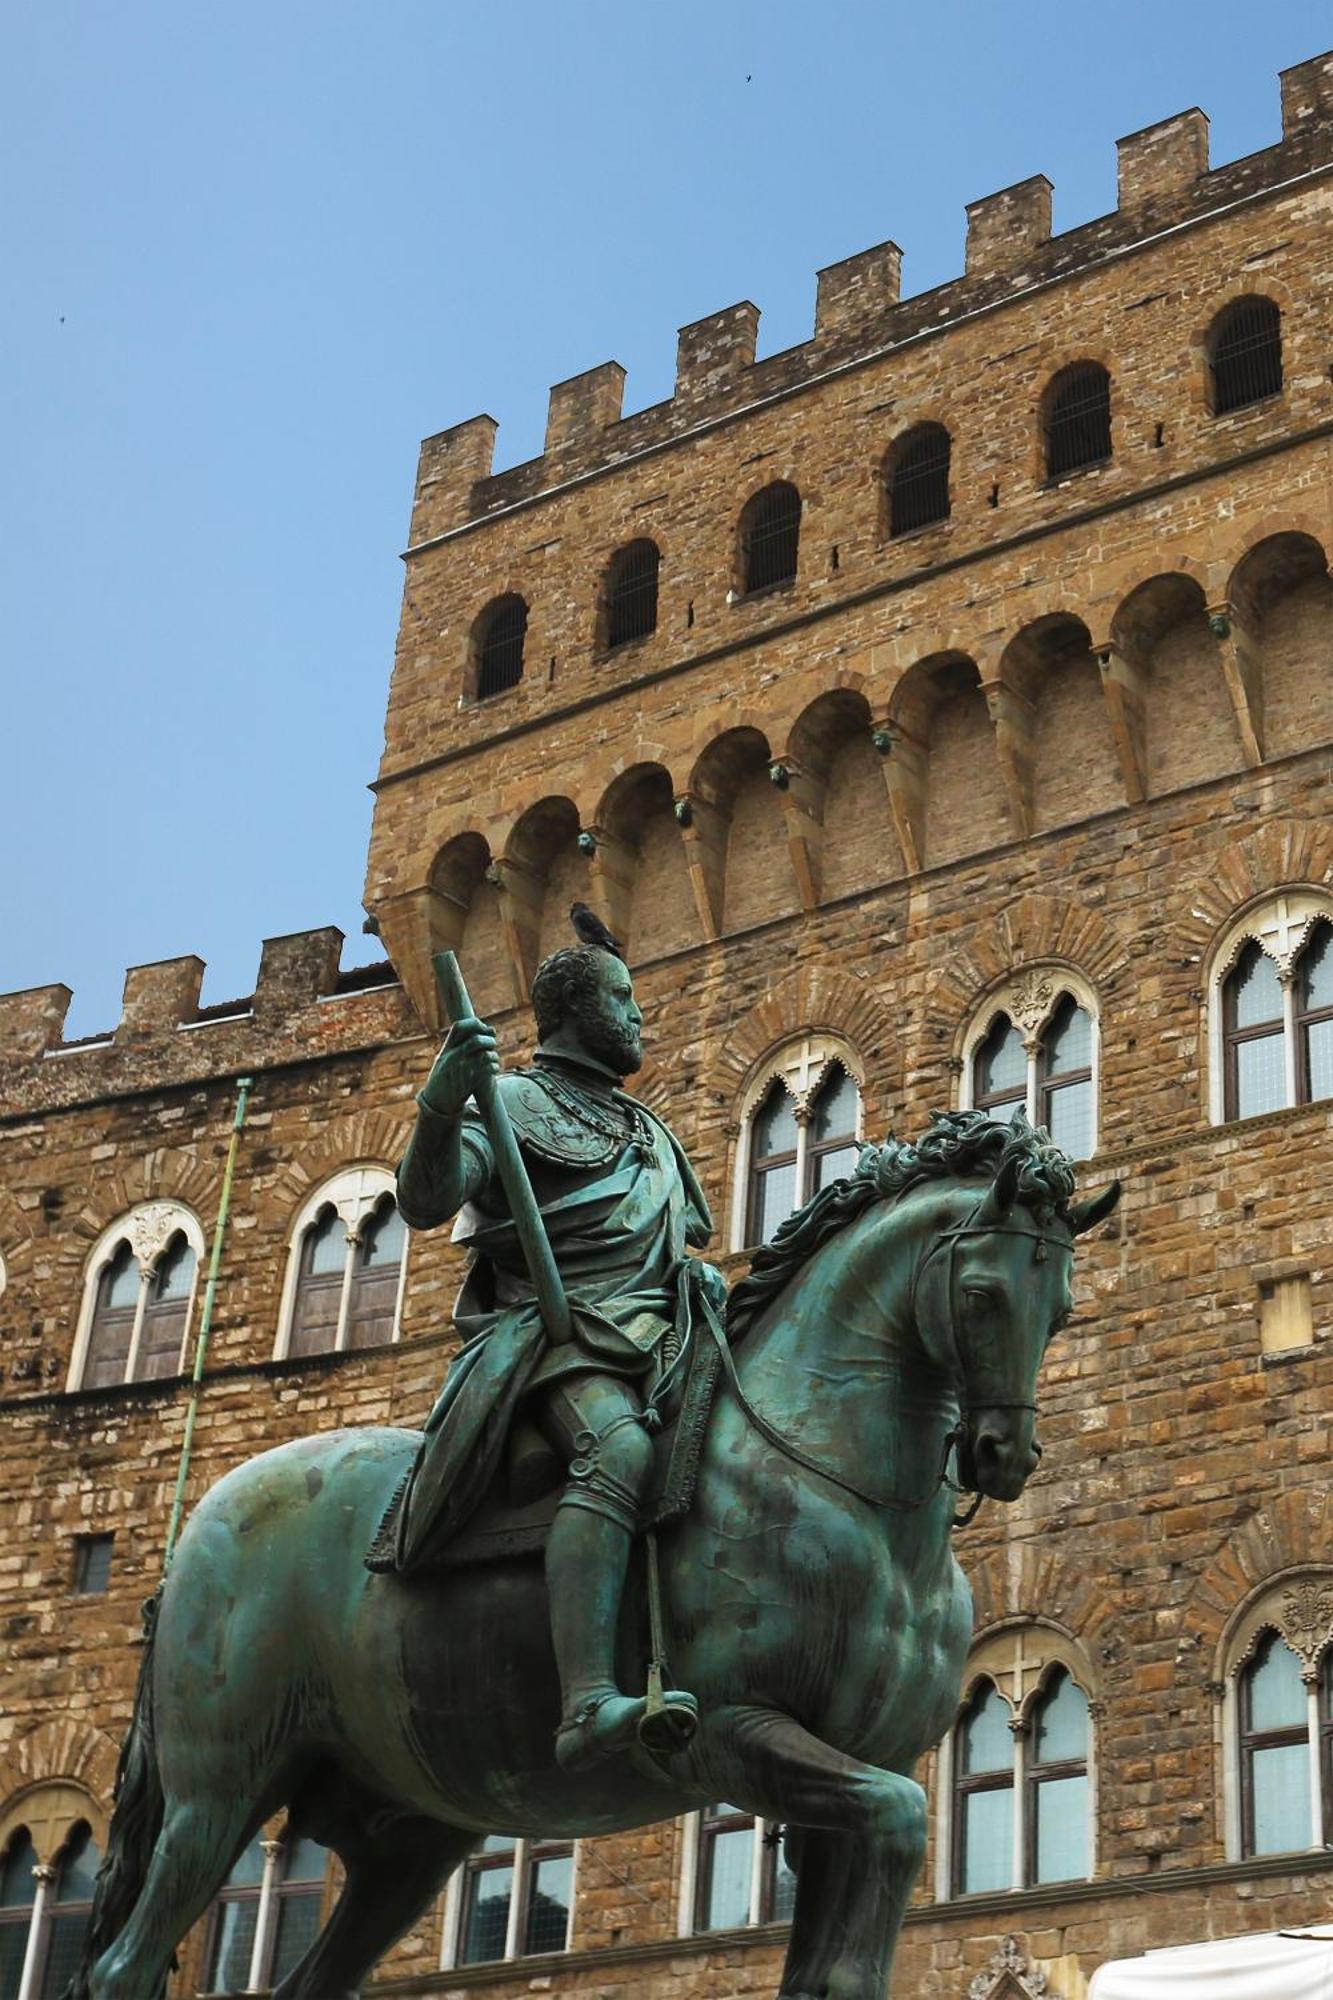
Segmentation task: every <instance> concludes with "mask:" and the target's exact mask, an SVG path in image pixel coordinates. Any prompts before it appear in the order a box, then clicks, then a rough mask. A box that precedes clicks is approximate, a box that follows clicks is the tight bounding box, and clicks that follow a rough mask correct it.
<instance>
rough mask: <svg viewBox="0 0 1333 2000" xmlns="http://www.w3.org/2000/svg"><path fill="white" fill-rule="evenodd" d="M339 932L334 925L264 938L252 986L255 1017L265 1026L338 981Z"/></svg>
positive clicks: (330, 991) (282, 1017) (303, 1005)
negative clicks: (254, 984) (255, 981)
mask: <svg viewBox="0 0 1333 2000" xmlns="http://www.w3.org/2000/svg"><path fill="white" fill-rule="evenodd" d="M342 948H343V934H342V932H341V931H340V930H339V929H338V927H337V925H336V924H325V925H323V926H322V927H321V928H320V929H319V930H313V931H290V932H288V933H287V935H286V936H285V937H273V938H265V939H264V943H263V948H262V950H261V952H260V955H259V979H258V982H257V984H256V986H255V994H254V1011H255V1020H256V1022H257V1023H258V1024H259V1026H260V1027H269V1026H271V1025H273V1024H274V1023H276V1022H280V1021H282V1020H285V1019H287V1018H289V1017H290V1016H291V1015H292V1014H293V1013H295V1012H296V1011H297V1010H298V1009H299V1008H301V1007H308V1006H309V1005H310V1003H311V1001H312V1000H318V999H319V997H320V995H321V994H324V993H332V992H333V990H334V988H335V987H336V985H337V983H338V965H339V961H340V959H341V957H342Z"/></svg>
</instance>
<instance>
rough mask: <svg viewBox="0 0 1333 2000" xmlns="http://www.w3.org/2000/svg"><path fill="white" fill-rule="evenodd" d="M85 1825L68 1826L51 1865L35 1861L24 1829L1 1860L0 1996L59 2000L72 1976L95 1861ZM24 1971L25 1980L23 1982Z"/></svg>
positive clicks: (10, 1999) (92, 1842) (89, 1900)
mask: <svg viewBox="0 0 1333 2000" xmlns="http://www.w3.org/2000/svg"><path fill="white" fill-rule="evenodd" d="M101 1858H102V1857H101V1855H100V1854H99V1852H98V1848H97V1843H96V1841H95V1840H94V1839H93V1836H92V1833H91V1831H90V1829H89V1827H88V1825H87V1823H86V1822H84V1821H79V1822H78V1823H77V1824H76V1825H75V1826H74V1827H73V1828H71V1830H70V1833H69V1836H68V1838H67V1840H66V1842H65V1845H64V1847H63V1848H62V1849H61V1851H60V1853H59V1854H58V1855H57V1856H56V1859H55V1862H54V1864H53V1865H52V1866H49V1867H44V1866H43V1865H42V1863H41V1861H40V1860H39V1858H38V1854H37V1849H36V1847H35V1845H34V1843H33V1839H32V1835H31V1833H30V1832H29V1830H28V1828H27V1827H26V1826H21V1827H18V1828H16V1829H15V1831H14V1832H13V1833H12V1834H11V1835H10V1839H9V1845H8V1848H7V1849H6V1851H5V1854H4V1857H3V1861H0V1996H3V2000H17V1996H18V1995H19V1994H23V1995H24V1996H25V2000H27V1997H28V1996H31V2000H60V1996H61V1995H62V1994H63V1993H64V1992H65V1990H66V1988H67V1987H68V1986H69V1983H70V1981H71V1980H72V1979H73V1977H74V1974H75V1973H76V1972H77V1971H78V1968H79V1961H80V1959H81V1958H82V1956H83V1941H84V1938H85V1937H86V1936H87V1932H88V1919H89V1917H90V1916H91V1915H92V1906H93V1884H94V1878H95V1877H96V1874H97V1870H98V1867H99V1865H100V1862H101ZM25 1969H26V1970H27V1975H28V1976H27V1979H26V1980H25V1979H24V1977H23V1974H24V1971H25Z"/></svg>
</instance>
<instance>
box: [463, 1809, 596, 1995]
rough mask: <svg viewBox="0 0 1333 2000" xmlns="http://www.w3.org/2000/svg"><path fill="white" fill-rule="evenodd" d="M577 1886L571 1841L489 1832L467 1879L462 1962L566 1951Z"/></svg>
mask: <svg viewBox="0 0 1333 2000" xmlns="http://www.w3.org/2000/svg"><path fill="white" fill-rule="evenodd" d="M573 1888H574V1850H573V1848H572V1847H571V1846H570V1845H569V1844H568V1842H564V1841H551V1840H528V1841H524V1842H522V1843H521V1844H520V1843H519V1842H518V1841H516V1840H515V1839H513V1838H512V1836H510V1835H508V1834H502V1833H493V1834H490V1835H488V1836H487V1838H486V1840H485V1842H484V1844H483V1845H482V1847H481V1849H480V1851H479V1852H478V1853H477V1854H476V1855H475V1856H474V1857H473V1859H472V1860H471V1861H469V1862H468V1864H467V1869H466V1871H465V1874H464V1877H463V1907H462V1912H461V1916H460V1922H459V1931H458V1963H459V1964H460V1965H483V1964H486V1963H488V1962H489V1961H490V1960H492V1959H501V1958H509V1957H516V1958H525V1957H527V1956H529V1955H530V1954H532V1953H536V1952H545V1951H563V1950H564V1949H565V1946H566V1943H567V1942H568V1938H569V1913H570V1905H571V1901H572V1896H573Z"/></svg>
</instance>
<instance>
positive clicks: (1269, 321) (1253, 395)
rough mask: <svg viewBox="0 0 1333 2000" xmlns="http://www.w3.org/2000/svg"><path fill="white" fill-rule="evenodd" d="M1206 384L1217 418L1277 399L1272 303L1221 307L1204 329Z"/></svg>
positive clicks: (1278, 341)
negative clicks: (1206, 353) (1206, 338)
mask: <svg viewBox="0 0 1333 2000" xmlns="http://www.w3.org/2000/svg"><path fill="white" fill-rule="evenodd" d="M1208 382H1209V392H1210V401H1211V403H1212V409H1213V415H1214V416H1216V417H1223V416H1225V415H1226V414H1227V412H1228V411H1230V410H1243V409H1245V408H1246V406H1247V405H1248V404H1250V403H1262V402H1265V401H1266V400H1267V398H1268V397H1269V396H1280V395H1281V393H1282V314H1281V312H1280V311H1279V309H1278V308H1277V306H1275V305H1274V303H1273V301H1272V300H1271V299H1265V298H1259V297H1258V296H1255V295H1251V296H1249V297H1246V298H1243V299H1232V300H1231V302H1230V304H1229V305H1225V306H1223V308H1222V310H1221V312H1220V313H1219V314H1218V315H1217V318H1216V319H1215V320H1214V321H1213V323H1212V325H1211V326H1210V327H1209V329H1208Z"/></svg>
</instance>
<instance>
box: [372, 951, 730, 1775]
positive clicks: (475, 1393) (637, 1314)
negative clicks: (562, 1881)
mask: <svg viewBox="0 0 1333 2000" xmlns="http://www.w3.org/2000/svg"><path fill="white" fill-rule="evenodd" d="M532 1003H533V1010H534V1013H535V1015H536V1021H537V1033H538V1037H539V1047H538V1049H537V1051H536V1055H535V1057H534V1059H533V1065H532V1067H531V1069H528V1070H516V1071H510V1072H507V1073H504V1074H502V1075H501V1076H500V1086H499V1087H500V1092H501V1095H502V1098H503V1101H504V1103H505V1106H506V1109H507V1110H508V1112H509V1116H510V1120H511V1122H512V1124H513V1127H514V1130H515V1134H516V1136H517V1138H518V1142H519V1147H520V1150H521V1153H522V1155H523V1161H524V1165H525V1167H526V1169H527V1172H528V1176H529V1179H530V1181H531V1184H532V1188H533V1192H534V1195H535V1197H536V1201H537V1205H538V1207H539V1209H540V1210H541V1213H542V1217H543V1221H544V1223H545V1226H546V1231H547V1234H548V1236H549V1238H550V1241H551V1246H552V1250H553V1253H554V1256H555V1260H556V1264H557V1267H558V1269H559V1271H560V1275H561V1278H562V1280H563V1283H564V1287H565V1290H566V1293H567V1295H568V1299H569V1305H570V1311H571V1318H572V1320H573V1325H574V1338H573V1339H572V1340H570V1341H565V1342H562V1343H558V1344H557V1343H554V1342H550V1341H548V1340H547V1339H546V1337H545V1333H544V1330H543V1328H542V1326H541V1322H540V1318H539V1316H538V1314H537V1308H536V1302H535V1299H534V1296H533V1286H532V1282H531V1279H530V1278H529V1276H528V1272H527V1269H526V1266H525V1263H524V1260H523V1256H522V1252H521V1249H520V1247H519V1244H518V1239H517V1235H516V1232H515V1230H514V1227H513V1222H512V1218H511V1216H510V1213H509V1206H508V1203H507V1201H506V1198H505V1196H504V1193H503V1191H502V1189H501V1187H500V1183H499V1180H498V1178H497V1175H496V1170H495V1159H494V1153H493V1149H492V1146H491V1141H490V1139H489V1138H488V1136H487V1133H486V1130H485V1127H484V1125H483V1124H482V1121H481V1119H480V1116H479V1115H478V1113H477V1112H476V1109H475V1106H473V1105H471V1104H470V1102H469V1100H470V1099H471V1098H472V1097H473V1095H474V1093H475V1092H476V1091H477V1090H478V1088H479V1087H480V1086H482V1084H483V1082H484V1079H485V1078H486V1076H487V1075H488V1074H491V1075H494V1074H497V1073H499V1067H500V1066H499V1057H498V1055H497V1052H496V1041H495V1035H494V1033H493V1031H492V1030H491V1029H490V1028H489V1027H488V1026H487V1025H486V1023H485V1022H483V1021H480V1020H477V1019H465V1020H461V1021H458V1022H456V1023H455V1025H454V1026H453V1028H452V1029H451V1030H450V1033H449V1036H448V1039H447V1041H446V1042H445V1044H444V1047H443V1049H442V1051H441V1053H440V1055H439V1057H438V1058H437V1060H436V1063H435V1066H434V1068H433V1069H432V1071H431V1073H430V1076H429V1078H428V1080H427V1082H426V1085H425V1088H424V1089H423V1090H422V1091H421V1093H420V1096H419V1098H418V1100H417V1102H418V1106H419V1112H418V1117H417V1124H416V1129H415V1131H414V1133H413V1136H412V1140H411V1143H410V1144H409V1146H408V1149H407V1152H406V1154H405V1156H404V1158H403V1162H402V1165H401V1167H400V1168H399V1172H398V1200H399V1207H400V1209H401V1212H402V1215H403V1217H404V1220H405V1221H406V1222H407V1223H408V1224H409V1225H410V1226H411V1227H412V1228H414V1229H431V1228H434V1227H436V1226H437V1225H438V1224H439V1223H442V1222H445V1221H447V1220H448V1219H449V1218H450V1217H451V1216H455V1215H456V1216H457V1217H458V1220H457V1223H456V1225H455V1229H454V1236H455V1240H456V1241H459V1242H462V1243H464V1244H466V1245H467V1246H468V1247H469V1248H470V1249H471V1251H472V1253H473V1254H472V1262H471V1268H470V1270H469V1274H468V1278H467V1281H466V1282H465V1284H464V1287H463V1290H462V1292H461V1293H460V1295H459V1300H458V1304H457V1307H456V1309H455V1321H456V1324H457V1325H458V1326H459V1329H460V1331H461V1332H462V1333H463V1334H464V1336H465V1338H467V1339H468V1345H467V1346H466V1347H465V1348H464V1350H463V1353H462V1354H461V1355H460V1357H459V1359H458V1361H457V1362H456V1363H455V1364H454V1367H453V1369H451V1371H450V1377H449V1381H448V1383H447V1384H446V1387H445V1390H444V1393H443V1395H442V1396H441V1398H440V1402H439V1404H437V1406H436V1411H435V1413H434V1414H433V1416H432V1418H431V1421H430V1424H429V1425H428V1427H427V1437H426V1442H425V1444H424V1446H423V1447H422V1451H421V1454H420V1456H419V1458H418V1462H417V1466H416V1469H415V1471H414V1474H413V1480H412V1484H411V1486H410V1487H409V1489H408V1491H407V1493H406V1495H405V1496H404V1498H403V1501H402V1503H401V1505H400V1507H399V1510H398V1514H397V1519H396V1526H395V1533H396V1548H395V1556H394V1559H393V1563H392V1566H393V1567H396V1568H398V1569H411V1568H412V1567H413V1566H414V1564H415V1561H416V1560H417V1558H418V1556H419V1554H423V1553H426V1552H428V1549H429V1547H430V1546H434V1547H436V1548H438V1547H439V1545H440V1537H441V1532H442V1528H443V1533H444V1535H445V1537H446V1538H447V1534H448V1533H450V1532H453V1531H455V1530H456V1528H457V1527H458V1526H460V1525H461V1524H462V1521H463V1520H464V1519H466V1516H467V1513H468V1512H470V1511H471V1509H472V1507H474V1506H475V1505H476V1504H477V1501H478V1500H479V1499H480V1497H481V1494H482V1492H483V1491H484V1485H485V1483H486V1482H487V1481H488V1480H489V1478H490V1476H491V1475H492V1474H493V1473H494V1471H495V1469H496V1467H497V1464H498V1462H499V1457H500V1448H499V1446H497V1445H496V1444H495V1442H494V1439H495V1437H496V1434H497V1433H499V1434H500V1436H501V1439H503V1434H504V1432H505V1431H506V1430H507V1429H508V1426H509V1423H510V1422H511V1421H512V1419H513V1417H514V1415H515V1414H516V1413H517V1414H521V1415H522V1416H524V1417H527V1418H531V1419H535V1421H536V1424H537V1426H538V1428H539V1429H540V1431H541V1433H542V1435H543V1436H544V1438H545V1439H546V1442H547V1444H548V1445H549V1446H551V1447H553V1448H554V1450H555V1451H556V1453H557V1454H558V1456H559V1458H560V1459H561V1460H562V1461H563V1462H564V1465H565V1467H566V1469H567V1483H566V1485H565V1489H564V1492H563V1495H562V1497H561V1500H560V1503H559V1506H558V1509H557V1512H556V1516H555V1521H554V1524H553V1526H552V1528H551V1531H550V1538H549V1541H548V1544H547V1550H546V1575H547V1584H548V1595H549V1598H550V1606H551V1625H552V1635H553V1639H554V1645H555V1654H556V1661H557V1664H558V1667H559V1671H560V1684H561V1692H562V1697H563V1712H562V1719H561V1724H560V1729H559V1733H558V1735H557V1738H556V1756H557V1758H558V1760H559V1762H560V1763H561V1764H562V1765H563V1766H564V1767H565V1768H566V1769H573V1768H577V1767H580V1766H583V1765H585V1764H589V1763H592V1762H595V1761H596V1760H597V1759H599V1758H601V1757H605V1756H609V1755H614V1754H615V1753H617V1752H619V1751H620V1750H622V1749H624V1748H628V1747H629V1746H631V1745H632V1744H633V1743H634V1742H635V1740H636V1737H637V1732H638V1727H639V1724H640V1722H641V1720H642V1719H643V1716H644V1712H645V1702H644V1700H643V1699H642V1698H638V1697H635V1696H631V1695H627V1694H625V1693H624V1692H623V1691H622V1690H621V1688H620V1686H619V1684H618V1682H617V1678H616V1668H615V1651H616V1630H617V1623H618V1614H619V1610H620V1602H621V1595H622V1592H623V1589H624V1583H625V1577H626V1573H627V1569H628V1565H629V1557H630V1548H631V1543H632V1540H633V1536H634V1532H635V1528H636V1524H637V1522H638V1517H639V1511H640V1505H641V1502H642V1500H643V1497H644V1494H645V1489H646V1487H647V1483H648V1478H649V1474H650V1471H651V1468H652V1459H653V1453H652V1444H651V1440H650V1436H649V1430H648V1427H647V1424H646V1423H645V1421H644V1419H645V1412H646V1410H647V1409H648V1405H649V1399H651V1397H652V1396H653V1393H654V1391H655V1390H656V1389H657V1388H658V1387H659V1386H660V1385H661V1383H662V1381H663V1379H664V1377H665V1375H666V1374H667V1373H668V1371H669V1370H670V1369H671V1368H672V1366H673V1364H674V1363H675V1362H676V1361H677V1360H678V1358H679V1356H680V1354H681V1352H682V1351H683V1348H684V1346H685V1344H686V1342H687V1341H688V1339H689V1335H690V1329H691V1320H692V1317H693V1316H694V1315H696V1314H697V1310H698V1307H699V1301H700V1293H701V1292H702V1293H704V1294H706V1295H707V1297H708V1298H709V1300H710V1301H711V1302H712V1303H713V1304H714V1305H720V1303H721V1302H722V1301H723V1300H724V1299H725V1297H726V1284H725V1280H724V1279H723V1278H722V1275H721V1273H720V1272H718V1271H716V1270H715V1269H714V1268H713V1267H712V1266H711V1265H707V1264H703V1263H701V1262H699V1261H698V1260H697V1259H694V1258H691V1257H689V1256H687V1254H686V1246H687V1245H689V1246H691V1247H701V1246H702V1245H703V1244H705V1243H707V1241H708V1240H709V1237H710V1236H711V1234H712V1218H711V1216H710V1215H709V1212H708V1206H707V1203H706V1201H705V1200H704V1196H703V1193H702V1191H701V1189H700V1187H699V1184H698V1181H697V1180H696V1179H695V1176H694V1174H693V1172H692V1170H691V1168H690V1165H689V1162H688V1160H687V1159H686V1158H685V1155H684V1153H683V1152H682V1150H681V1148H680V1146H679V1144H678V1143H677V1141H676V1139H675V1138H674V1137H673V1135H672V1134H671V1132H670V1131H669V1130H668V1129H667V1127H666V1126H665V1125H664V1124H663V1123H662V1122H661V1121H660V1120H659V1119H658V1118H656V1117H655V1116H654V1115H653V1114H652V1113H651V1112H649V1111H648V1110H647V1109H646V1107H645V1106H643V1105H642V1104H640V1103H638V1102H637V1101H636V1100H635V1099H634V1098H632V1097H631V1096H629V1095H628V1093H627V1092H625V1091H624V1090H622V1089H621V1088H620V1085H621V1083H622V1081H623V1079H624V1078H626V1077H627V1076H630V1075H632V1074H633V1072H634V1071H635V1070H637V1069H638V1068H639V1067H640V1065H641V1063H642V1060H643V1054H642V1048H641V1044H640V1028H641V1024H642V1015H641V1014H640V1012H639V1008H638V1006H637V1004H636V1002H635V999H634V991H633V986H632V984H631V981H630V975H629V971H628V968H627V967H626V966H625V965H624V963H623V962H622V961H621V960H620V959H619V958H618V957H616V956H614V955H613V954H612V953H611V952H610V951H607V950H602V949H597V948H587V947H579V948H576V949H570V950H565V951H557V952H556V953H555V954H554V955H553V956H552V957H550V958H548V959H546V960H545V961H544V963H543V964H542V965H541V967H540V968H539V970H538V972H537V976H536V979H535V980H534V981H533V987H532ZM497 1418H498V1421H497ZM651 1421H652V1416H651V1412H649V1415H648V1422H649V1423H651ZM390 1523H391V1524H393V1523H394V1517H393V1516H391V1517H390ZM386 1525H388V1524H386ZM432 1532H433V1534H434V1541H433V1543H432V1542H431V1541H430V1537H431V1534H432ZM376 1566H388V1565H384V1564H376ZM667 1701H668V1705H669V1708H674V1709H675V1710H677V1711H678V1715H677V1717H676V1718H675V1719H676V1720H679V1722H680V1723H681V1724H682V1725H683V1726H684V1728H686V1729H688V1727H689V1722H690V1721H692V1719H693V1716H694V1714H695V1713H696V1704H695V1702H694V1699H693V1697H692V1696H691V1695H688V1694H686V1693H684V1692H683V1691H681V1690H674V1691H671V1692H670V1693H669V1694H668V1696H667ZM666 1720H667V1722H668V1726H669V1725H670V1722H671V1721H672V1720H673V1718H672V1717H670V1715H668V1717H667V1718H666ZM668 1734H669V1728H668Z"/></svg>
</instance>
